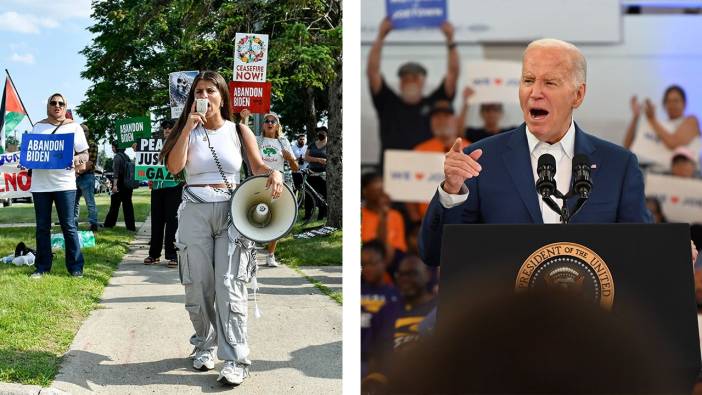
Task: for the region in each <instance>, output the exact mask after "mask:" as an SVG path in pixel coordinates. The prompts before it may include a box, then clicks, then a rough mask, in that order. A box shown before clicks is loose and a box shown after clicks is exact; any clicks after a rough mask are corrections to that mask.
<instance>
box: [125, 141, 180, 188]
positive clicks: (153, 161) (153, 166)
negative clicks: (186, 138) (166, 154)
mask: <svg viewBox="0 0 702 395" xmlns="http://www.w3.org/2000/svg"><path fill="white" fill-rule="evenodd" d="M162 147H163V140H162V139H151V138H144V139H140V140H139V141H138V144H137V152H136V158H135V162H134V177H135V178H136V179H137V180H144V181H166V180H169V181H173V175H172V174H171V173H169V172H168V169H166V166H164V165H163V164H161V162H160V161H159V159H158V156H159V153H160V152H161V148H162Z"/></svg>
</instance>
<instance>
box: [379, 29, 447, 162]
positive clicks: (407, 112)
mask: <svg viewBox="0 0 702 395" xmlns="http://www.w3.org/2000/svg"><path fill="white" fill-rule="evenodd" d="M392 28H393V26H392V22H390V20H389V19H387V18H386V19H384V20H383V22H382V23H381V24H380V27H379V29H378V36H377V38H376V39H375V41H374V42H373V46H372V47H371V50H370V53H369V54H368V68H367V70H366V72H367V75H368V81H369V82H370V89H371V94H372V97H373V106H374V107H375V109H376V111H377V114H378V120H379V124H380V126H379V134H380V143H381V155H382V151H384V150H386V149H406V150H410V149H412V148H414V147H415V146H416V145H417V144H419V143H421V142H423V141H425V140H427V139H430V138H431V137H432V134H431V127H430V125H429V109H430V108H431V106H432V104H433V103H434V102H435V101H437V100H449V101H453V97H454V95H455V93H456V81H457V80H458V75H459V73H460V62H459V58H458V51H457V50H456V43H454V42H453V25H451V24H450V23H449V22H444V23H443V24H442V25H441V31H442V32H443V33H444V35H445V36H446V45H447V47H448V62H447V63H448V69H447V71H446V75H445V77H444V78H443V81H442V82H441V84H440V85H439V86H438V87H437V88H436V89H435V90H434V91H433V92H432V93H431V94H429V96H424V95H423V91H424V84H425V80H426V76H427V71H426V69H425V68H424V67H423V66H422V65H420V64H418V63H414V62H410V63H405V64H404V65H402V66H401V67H400V69H399V70H398V73H397V74H398V76H399V78H400V92H399V94H397V93H395V92H394V91H393V90H392V89H391V88H390V87H389V86H388V84H387V82H386V81H385V78H384V77H383V76H382V74H381V72H380V57H381V51H382V48H383V42H384V40H385V37H386V36H387V35H388V34H389V33H390V31H391V30H392ZM381 162H382V158H381Z"/></svg>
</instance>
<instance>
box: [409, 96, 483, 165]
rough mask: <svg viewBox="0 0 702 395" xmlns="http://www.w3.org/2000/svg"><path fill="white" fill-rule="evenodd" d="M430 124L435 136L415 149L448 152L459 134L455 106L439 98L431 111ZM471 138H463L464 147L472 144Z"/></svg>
mask: <svg viewBox="0 0 702 395" xmlns="http://www.w3.org/2000/svg"><path fill="white" fill-rule="evenodd" d="M429 121H430V122H429V124H430V125H431V133H432V135H433V136H434V137H432V138H430V139H428V140H425V141H423V142H421V143H419V144H417V145H416V146H415V147H414V150H415V151H420V152H440V153H442V154H444V153H446V152H448V150H450V149H451V147H452V146H453V143H454V142H455V141H456V138H457V137H461V136H460V134H459V125H458V123H457V122H458V120H457V119H456V117H455V116H454V110H453V106H452V105H451V102H449V101H448V100H439V101H436V102H434V104H433V105H432V107H431V110H430V111H429ZM470 142H471V141H470V140H467V139H463V140H462V148H465V147H467V146H468V144H470Z"/></svg>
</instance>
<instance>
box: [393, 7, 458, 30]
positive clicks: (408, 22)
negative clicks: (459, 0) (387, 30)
mask: <svg viewBox="0 0 702 395" xmlns="http://www.w3.org/2000/svg"><path fill="white" fill-rule="evenodd" d="M385 10H386V15H387V17H388V18H390V21H392V26H393V28H395V29H412V28H418V27H438V26H441V24H442V23H444V21H445V20H446V0H385Z"/></svg>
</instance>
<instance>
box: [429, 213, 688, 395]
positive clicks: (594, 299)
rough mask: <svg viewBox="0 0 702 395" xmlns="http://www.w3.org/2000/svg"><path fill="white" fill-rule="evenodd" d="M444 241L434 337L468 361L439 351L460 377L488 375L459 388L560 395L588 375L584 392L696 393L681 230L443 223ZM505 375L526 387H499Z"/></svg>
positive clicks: (640, 226) (684, 226)
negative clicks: (539, 382)
mask: <svg viewBox="0 0 702 395" xmlns="http://www.w3.org/2000/svg"><path fill="white" fill-rule="evenodd" d="M442 243H443V244H442V253H441V254H442V255H441V273H440V274H441V278H440V297H439V307H438V313H437V328H436V333H437V337H439V338H442V337H443V339H445V340H449V341H454V342H455V343H453V344H454V345H456V347H457V348H458V349H460V348H461V347H463V345H465V351H461V352H460V353H461V354H465V356H460V355H458V354H459V351H457V350H454V351H452V350H449V351H448V353H447V354H446V355H453V356H454V357H456V358H458V360H460V361H462V362H461V363H465V364H467V365H470V366H469V367H466V370H465V371H466V372H468V371H473V372H478V371H481V369H483V370H484V372H483V373H480V374H477V376H479V377H480V378H479V379H478V381H480V380H482V381H481V382H480V383H479V384H476V385H474V386H472V387H471V386H469V387H466V388H465V389H466V392H471V391H473V392H485V393H491V392H512V391H520V392H521V390H524V392H530V390H529V388H532V387H529V388H527V387H528V385H527V384H526V383H527V382H528V381H529V380H530V378H529V377H530V376H529V377H526V379H525V375H541V376H543V377H542V379H543V380H546V381H548V380H554V386H553V387H549V386H548V385H547V386H546V387H538V388H541V390H543V388H547V389H548V388H551V389H552V390H553V391H558V388H563V387H559V384H558V383H559V382H564V383H567V381H559V380H567V377H568V375H571V376H577V375H578V374H580V375H582V374H584V373H583V371H585V372H588V373H587V374H589V375H591V378H592V380H590V381H587V382H586V384H583V386H580V385H576V386H575V388H582V389H583V391H584V392H594V393H642V392H650V393H690V391H691V390H692V386H693V385H694V383H695V380H696V379H697V377H698V374H699V372H700V338H699V335H698V328H697V306H696V303H695V297H694V296H695V294H694V276H693V269H692V264H691V255H690V231H689V226H688V225H687V224H659V225H653V224H602V225H597V224H591V225H580V224H568V225H560V224H553V225H527V224H523V225H483V224H481V225H447V226H446V227H445V228H444V235H443V242H442ZM530 298H531V299H530ZM525 300H526V302H525ZM529 300H532V302H529ZM533 301H535V302H533ZM563 301H567V302H565V303H563ZM570 301H573V303H572V304H571V303H570ZM459 328H460V329H459ZM456 342H457V343H456ZM452 353H453V354H452ZM457 355H458V356H457ZM447 358H448V359H450V358H451V357H447ZM500 369H502V371H501V372H499V371H500ZM519 371H523V372H524V373H518V372H519ZM492 372H497V373H495V374H494V377H493V373H492ZM513 373H514V374H513ZM520 374H521V376H520ZM510 375H511V376H514V377H517V379H518V380H525V381H523V383H525V384H524V386H525V387H520V386H519V385H517V386H516V387H515V386H505V385H504V383H502V382H500V381H501V380H506V379H504V377H505V376H510ZM491 377H493V378H491ZM601 377H605V378H602V379H601V380H599V379H600V378H601ZM579 379H581V380H582V377H580V378H579ZM471 380H473V381H475V379H474V378H473V379H471ZM615 382H616V383H615ZM588 383H594V384H592V386H591V387H588V386H587V385H588ZM565 388H571V390H572V387H568V386H567V385H566V387H565ZM447 392H451V391H447Z"/></svg>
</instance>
